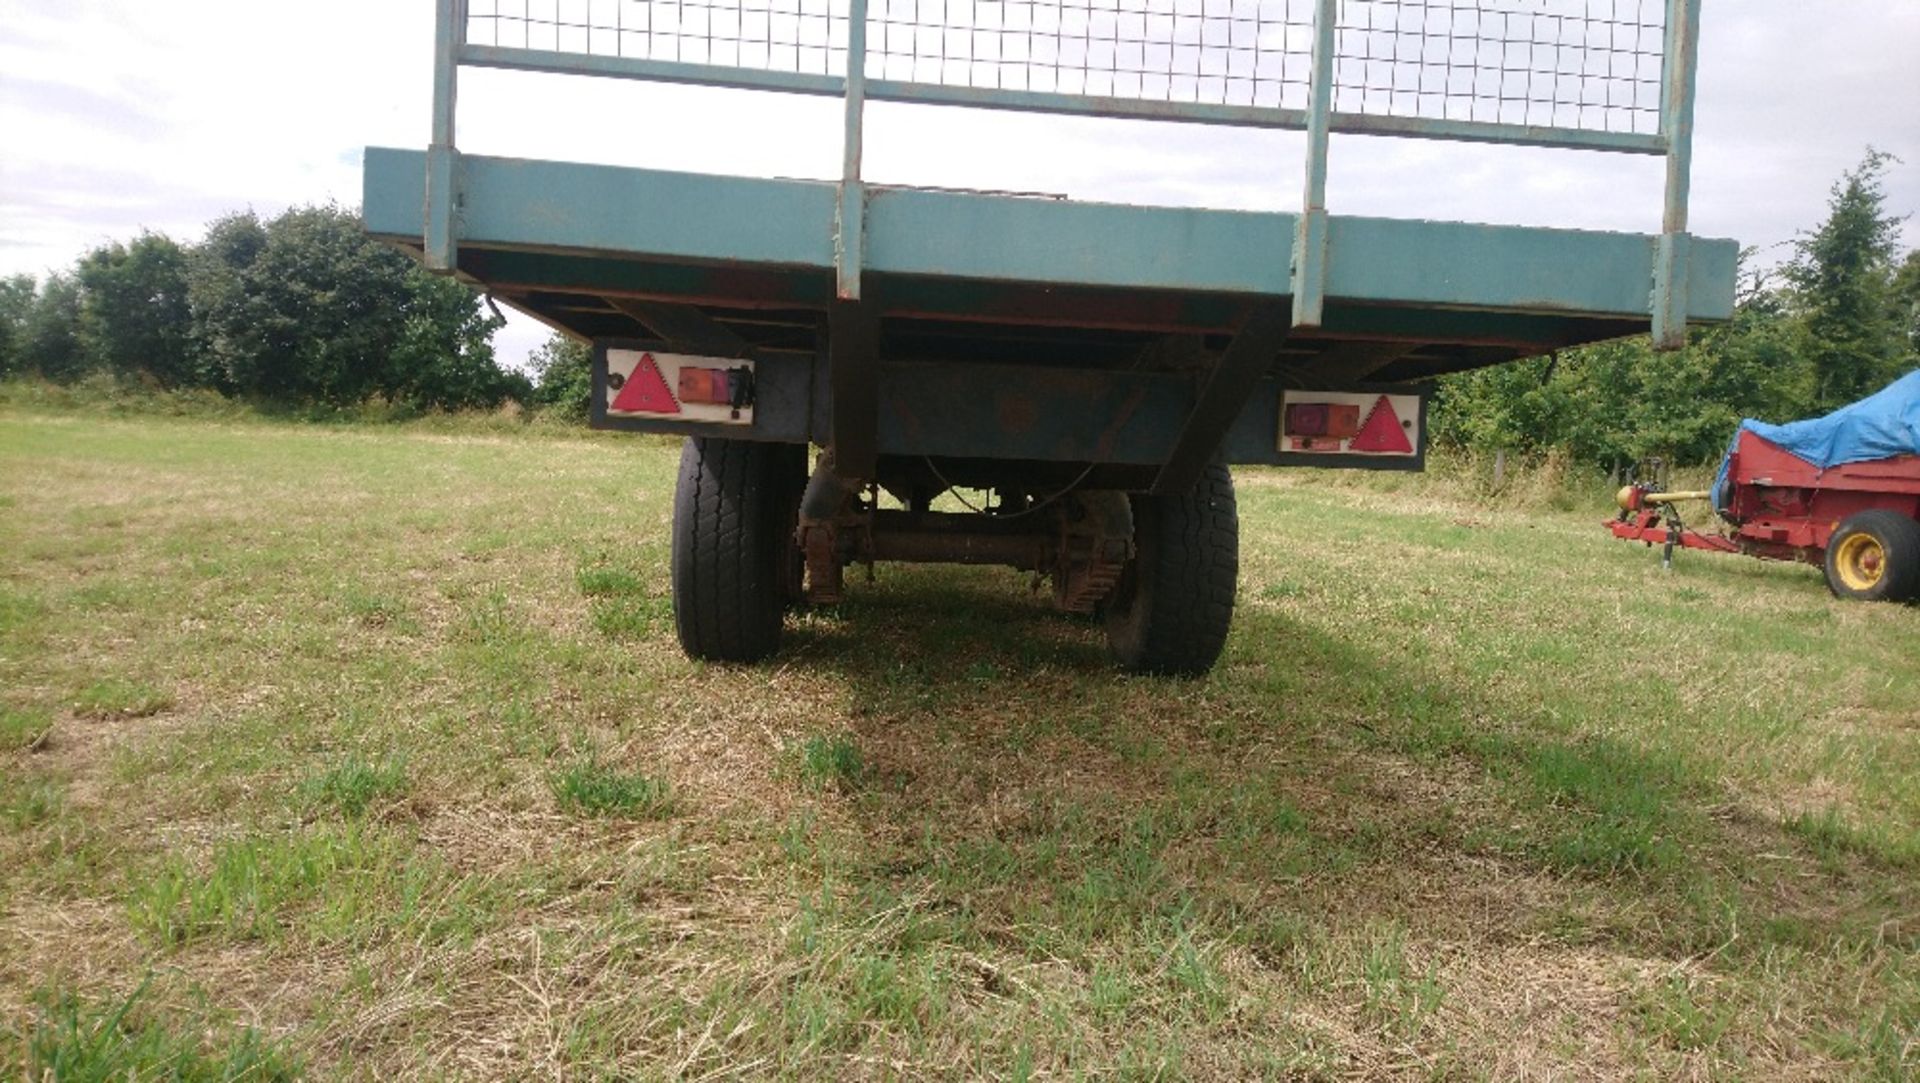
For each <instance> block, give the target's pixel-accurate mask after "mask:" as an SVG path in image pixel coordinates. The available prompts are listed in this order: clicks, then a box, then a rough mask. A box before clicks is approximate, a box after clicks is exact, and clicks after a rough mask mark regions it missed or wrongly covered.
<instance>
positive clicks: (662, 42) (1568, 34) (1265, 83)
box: [467, 0, 1666, 134]
mask: <svg viewBox="0 0 1920 1083" xmlns="http://www.w3.org/2000/svg"><path fill="white" fill-rule="evenodd" d="M1314 8H1315V4H1314V0H869V10H868V29H867V74H868V76H869V77H871V78H880V79H888V80H895V81H899V82H903V83H922V84H939V85H945V86H959V87H969V88H979V89H991V90H1023V91H1041V92H1051V93H1059V94H1071V95H1087V96H1096V97H1115V98H1126V99H1137V100H1147V101H1165V102H1174V103H1199V104H1207V105H1234V106H1262V107H1280V108H1287V109H1302V108H1304V107H1305V106H1306V104H1307V92H1308V85H1309V78H1310V76H1311V57H1312V47H1313V19H1314ZM847 9H848V0H470V4H469V11H468V20H467V40H468V42H470V43H472V44H475V45H497V46H507V47H513V48H523V49H534V50H543V51H552V52H559V53H583V54H588V55H594V56H610V57H629V58H636V59H645V60H664V61H680V62H685V63H696V64H712V65H719V66H725V67H746V68H764V69H770V70H775V71H790V72H803V73H808V74H817V75H839V74H842V73H844V71H845V69H846V56H847V22H848V20H847ZM1665 12H1666V3H1665V0H1343V2H1342V3H1341V5H1340V17H1339V24H1338V32H1337V35H1336V38H1335V42H1336V44H1335V54H1336V57H1337V63H1336V67H1335V74H1334V102H1333V106H1334V109H1335V110H1336V111H1337V112H1342V113H1359V114H1370V115H1375V116H1392V117H1400V118H1412V119H1429V120H1453V121H1488V122H1499V123H1506V124H1525V125H1538V126H1546V127H1559V128H1578V129H1586V130H1596V131H1608V132H1628V133H1635V134H1649V133H1653V132H1657V131H1658V130H1659V120H1660V116H1659V114H1660V81H1661V73H1662V52H1663V46H1664V41H1665V29H1664V25H1663V24H1664V20H1665Z"/></svg>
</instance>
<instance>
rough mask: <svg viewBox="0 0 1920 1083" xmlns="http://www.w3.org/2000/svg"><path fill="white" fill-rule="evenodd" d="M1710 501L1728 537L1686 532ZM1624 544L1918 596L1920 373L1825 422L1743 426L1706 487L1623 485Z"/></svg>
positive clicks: (1897, 598) (1850, 592)
mask: <svg viewBox="0 0 1920 1083" xmlns="http://www.w3.org/2000/svg"><path fill="white" fill-rule="evenodd" d="M1690 500H1710V501H1711V502H1712V506H1713V510H1714V511H1715V512H1716V513H1717V514H1718V515H1719V516H1720V518H1721V519H1722V520H1723V521H1724V522H1725V524H1726V529H1725V530H1724V531H1723V532H1721V533H1713V534H1709V533H1702V532H1700V531H1696V530H1690V529H1688V528H1687V527H1686V525H1685V523H1684V522H1682V520H1681V517H1680V513H1679V510H1678V507H1677V505H1679V504H1680V503H1683V502H1686V501H1690ZM1607 526H1608V528H1609V529H1610V530H1612V531H1613V533H1614V535H1615V536H1616V537H1620V538H1626V539H1628V540H1631V541H1640V542H1645V543H1647V544H1648V545H1654V544H1660V545H1663V546H1664V547H1665V559H1666V560H1667V561H1668V562H1671V561H1672V559H1673V550H1674V549H1675V548H1676V547H1682V548H1687V549H1705V550H1708V551H1710V552H1719V553H1745V554H1747V555H1748V556H1754V557H1761V558H1763V559H1767V560H1795V561H1804V562H1806V563H1808V564H1814V565H1818V566H1820V567H1823V568H1825V569H1826V573H1827V586H1828V587H1829V588H1831V589H1832V591H1833V593H1834V594H1835V596H1837V597H1841V598H1854V599H1862V600H1867V601H1891V602H1903V601H1920V371H1915V372H1912V373H1909V374H1908V375H1907V376H1905V377H1904V378H1902V379H1900V380H1897V381H1895V382H1894V383H1893V384H1892V385H1891V386H1889V387H1888V388H1886V389H1885V390H1883V391H1881V392H1880V393H1879V394H1876V395H1874V396H1872V397H1870V398H1867V399H1863V400H1861V401H1860V402H1857V403H1854V404H1853V405H1851V406H1847V407H1844V408H1842V409H1840V410H1838V411H1835V412H1834V413H1832V414H1829V415H1827V416H1826V417H1819V418H1813V419H1810V420H1807V421H1796V422H1793V423H1791V424H1787V425H1768V424H1765V423H1762V422H1757V421H1747V422H1743V423H1742V424H1741V426H1740V431H1739V432H1738V433H1737V434H1735V436H1734V440H1733V446H1732V447H1731V448H1729V449H1728V451H1727V455H1726V458H1725V460H1724V461H1723V462H1722V463H1721V466H1720V474H1719V477H1718V479H1717V480H1716V481H1715V482H1714V486H1713V488H1712V489H1711V490H1709V491H1705V492H1661V491H1659V487H1658V486H1654V485H1647V484H1635V485H1629V486H1627V487H1626V488H1624V489H1622V490H1620V515H1619V517H1618V518H1616V519H1614V520H1612V521H1611V522H1609V523H1608V524H1607Z"/></svg>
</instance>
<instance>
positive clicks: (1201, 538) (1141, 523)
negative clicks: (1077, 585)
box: [1106, 464, 1240, 677]
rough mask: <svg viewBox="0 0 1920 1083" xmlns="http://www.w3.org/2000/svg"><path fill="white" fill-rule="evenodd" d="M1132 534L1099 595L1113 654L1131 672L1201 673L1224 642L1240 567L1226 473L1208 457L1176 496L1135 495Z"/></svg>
mask: <svg viewBox="0 0 1920 1083" xmlns="http://www.w3.org/2000/svg"><path fill="white" fill-rule="evenodd" d="M1133 538H1134V549H1135V553H1134V558H1133V560H1132V561H1130V562H1129V563H1128V564H1127V567H1126V569H1125V570H1124V571H1123V572H1121V575H1120V580H1119V582H1117V583H1115V584H1114V588H1113V593H1112V594H1110V595H1108V597H1107V601H1106V624H1107V646H1108V649H1109V650H1110V651H1112V653H1113V658H1114V661H1116V662H1118V663H1119V664H1120V667H1121V668H1122V669H1125V670H1127V671H1129V672H1132V673H1157V674H1163V675H1167V676H1182V677H1197V676H1200V675H1202V674H1204V673H1206V672H1207V671H1208V670H1210V669H1212V668H1213V664H1214V663H1215V662H1217V661H1219V659H1220V651H1221V649H1222V648H1224V647H1225V646H1226V643H1227V629H1228V627H1229V626H1230V625H1232V623H1233V594H1234V588H1235V585H1236V582H1237V580H1238V578H1239V574H1240V519H1239V514H1238V511H1237V510H1236V508H1235V505H1234V499H1233V475H1232V474H1230V473H1228V472H1227V468H1226V467H1225V466H1221V465H1219V464H1214V465H1211V466H1208V467H1207V472H1206V473H1205V474H1204V475H1203V476H1202V477H1201V479H1200V483H1199V484H1198V485H1197V486H1195V487H1194V489H1193V491H1192V492H1190V493H1187V494H1186V495H1184V496H1178V497H1156V496H1146V495H1136V496H1135V497H1134V498H1133Z"/></svg>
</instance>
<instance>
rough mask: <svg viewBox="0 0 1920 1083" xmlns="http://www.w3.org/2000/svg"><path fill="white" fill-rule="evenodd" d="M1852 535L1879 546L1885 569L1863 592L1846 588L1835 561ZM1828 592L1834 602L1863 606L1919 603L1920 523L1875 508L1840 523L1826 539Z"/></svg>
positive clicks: (1896, 513) (1858, 513)
mask: <svg viewBox="0 0 1920 1083" xmlns="http://www.w3.org/2000/svg"><path fill="white" fill-rule="evenodd" d="M1855 534H1866V535H1869V536H1870V537H1872V538H1873V540H1874V541H1876V542H1879V543H1880V549H1881V552H1882V554H1883V564H1882V568H1883V569H1884V570H1883V571H1882V573H1881V575H1880V581H1879V582H1877V583H1875V584H1873V586H1871V587H1869V588H1866V589H1864V590H1856V589H1854V588H1851V587H1849V586H1847V584H1846V582H1845V581H1844V580H1843V579H1842V578H1841V575H1840V569H1839V568H1838V567H1837V561H1836V559H1835V558H1836V557H1837V556H1838V555H1839V553H1840V551H1841V546H1842V544H1844V543H1845V541H1846V540H1847V539H1848V538H1849V537H1851V536H1853V535H1855ZM1826 570H1827V589H1828V590H1831V591H1832V592H1833V594H1834V597H1836V598H1848V599H1853V600H1858V601H1866V602H1911V601H1915V600H1917V599H1920V521H1917V520H1914V519H1912V518H1910V517H1908V516H1905V515H1902V514H1900V513H1899V512H1897V511H1886V510H1883V509H1879V508H1875V509H1873V510H1872V511H1862V512H1856V513H1854V514H1852V515H1849V516H1847V517H1846V519H1844V520H1842V521H1841V523H1840V528H1839V529H1838V530H1835V531H1834V532H1833V537H1831V538H1829V539H1827V559H1826Z"/></svg>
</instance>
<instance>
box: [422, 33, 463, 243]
mask: <svg viewBox="0 0 1920 1083" xmlns="http://www.w3.org/2000/svg"><path fill="white" fill-rule="evenodd" d="M434 7H435V12H434V26H433V141H432V142H430V143H428V144H427V208H426V220H427V229H426V236H425V237H423V238H422V242H423V244H424V246H425V260H426V265H427V269H428V270H430V271H452V270H453V269H454V264H455V262H456V261H457V252H458V250H459V238H458V237H457V236H456V234H455V229H454V215H455V213H456V211H457V209H458V206H459V202H460V195H459V193H458V192H457V191H455V183H456V181H455V178H456V177H457V176H458V175H459V172H460V158H459V153H460V152H459V151H457V150H455V149H454V144H453V118H454V111H455V108H456V105H455V103H456V100H457V98H458V90H459V85H458V84H459V74H460V58H459V51H460V46H461V44H462V43H464V42H465V41H466V38H467V0H437V3H436V4H435V5H434Z"/></svg>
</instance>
